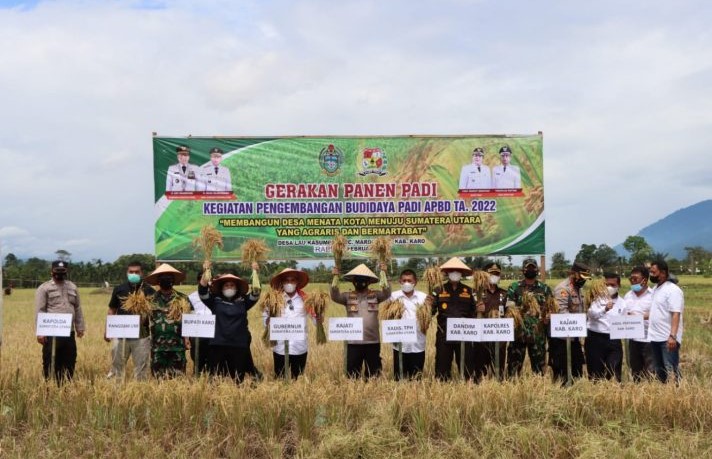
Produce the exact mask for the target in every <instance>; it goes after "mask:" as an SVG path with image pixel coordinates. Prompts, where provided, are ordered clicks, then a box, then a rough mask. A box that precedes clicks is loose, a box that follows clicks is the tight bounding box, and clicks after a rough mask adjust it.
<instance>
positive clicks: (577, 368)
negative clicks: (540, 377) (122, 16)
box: [549, 337, 584, 382]
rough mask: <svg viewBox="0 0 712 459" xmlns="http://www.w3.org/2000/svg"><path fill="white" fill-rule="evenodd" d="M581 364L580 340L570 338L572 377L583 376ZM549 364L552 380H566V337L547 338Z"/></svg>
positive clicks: (582, 362) (581, 350)
mask: <svg viewBox="0 0 712 459" xmlns="http://www.w3.org/2000/svg"><path fill="white" fill-rule="evenodd" d="M583 364H584V358H583V349H582V348H581V340H580V339H578V338H571V375H572V376H573V377H574V378H580V377H582V376H583ZM549 365H550V366H551V370H552V373H553V377H554V381H561V382H566V378H567V375H566V338H551V337H550V338H549Z"/></svg>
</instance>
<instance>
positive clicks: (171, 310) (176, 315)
mask: <svg viewBox="0 0 712 459" xmlns="http://www.w3.org/2000/svg"><path fill="white" fill-rule="evenodd" d="M186 312H190V303H189V302H188V300H187V299H186V298H184V297H182V296H176V297H175V298H173V299H172V300H171V302H170V303H168V314H166V317H168V318H169V319H170V320H172V321H174V322H180V320H181V318H182V317H183V314H185V313H186Z"/></svg>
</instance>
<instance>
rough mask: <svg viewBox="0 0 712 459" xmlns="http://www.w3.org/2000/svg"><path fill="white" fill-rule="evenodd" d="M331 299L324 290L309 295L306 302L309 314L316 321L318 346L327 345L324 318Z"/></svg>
mask: <svg viewBox="0 0 712 459" xmlns="http://www.w3.org/2000/svg"><path fill="white" fill-rule="evenodd" d="M330 301H331V297H330V296H329V294H328V293H327V292H325V291H323V290H317V291H315V292H312V293H310V294H309V296H308V297H307V299H306V301H305V304H304V305H305V306H306V308H307V311H308V312H309V314H311V315H312V316H314V318H315V319H316V344H324V343H326V332H325V331H324V317H325V316H326V308H327V307H329V302H330Z"/></svg>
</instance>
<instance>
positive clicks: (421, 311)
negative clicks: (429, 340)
mask: <svg viewBox="0 0 712 459" xmlns="http://www.w3.org/2000/svg"><path fill="white" fill-rule="evenodd" d="M415 318H416V319H417V320H418V326H419V327H420V331H421V332H422V333H423V334H424V335H425V334H427V333H428V330H429V329H430V322H432V320H433V314H432V307H431V306H430V305H429V304H428V302H427V301H426V302H425V303H423V304H419V305H417V306H416V308H415Z"/></svg>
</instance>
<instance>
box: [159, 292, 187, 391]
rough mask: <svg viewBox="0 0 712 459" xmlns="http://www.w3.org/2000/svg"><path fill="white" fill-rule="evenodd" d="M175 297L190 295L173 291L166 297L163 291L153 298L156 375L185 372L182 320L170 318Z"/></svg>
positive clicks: (165, 375) (163, 375) (168, 375)
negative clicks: (171, 304)
mask: <svg viewBox="0 0 712 459" xmlns="http://www.w3.org/2000/svg"><path fill="white" fill-rule="evenodd" d="M174 298H184V299H185V300H186V301H187V300H188V297H187V296H185V295H184V294H183V293H180V292H176V291H175V290H174V291H173V292H172V294H171V296H170V297H168V298H166V297H165V296H163V295H162V294H161V292H158V293H156V294H155V295H154V296H153V298H152V303H153V311H152V312H151V325H150V328H151V373H153V375H154V376H156V377H171V376H176V375H178V374H182V373H185V365H186V358H185V344H184V343H183V337H182V336H181V322H180V321H174V320H171V319H169V318H168V311H169V310H170V303H171V301H172V300H173V299H174Z"/></svg>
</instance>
